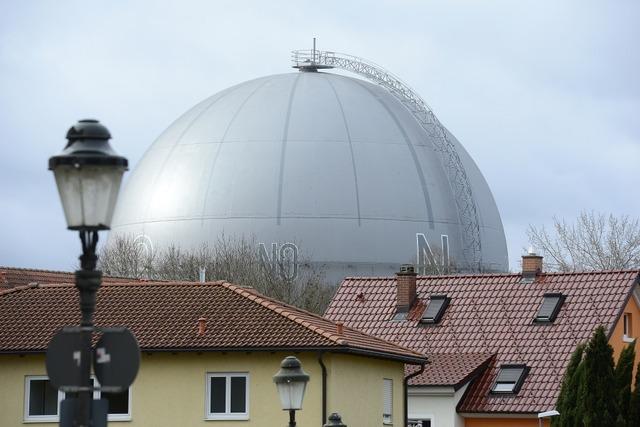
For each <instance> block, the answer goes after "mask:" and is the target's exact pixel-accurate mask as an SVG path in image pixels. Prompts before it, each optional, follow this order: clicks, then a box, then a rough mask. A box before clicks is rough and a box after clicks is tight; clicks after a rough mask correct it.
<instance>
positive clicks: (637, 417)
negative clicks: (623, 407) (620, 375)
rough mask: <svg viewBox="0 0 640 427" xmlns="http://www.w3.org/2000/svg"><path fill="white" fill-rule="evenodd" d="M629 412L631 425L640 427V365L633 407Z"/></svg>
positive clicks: (637, 369) (639, 365)
mask: <svg viewBox="0 0 640 427" xmlns="http://www.w3.org/2000/svg"><path fill="white" fill-rule="evenodd" d="M630 406H631V407H630V410H629V425H630V426H632V427H633V426H640V363H638V366H637V367H636V384H635V389H634V390H633V393H632V394H631V405H630Z"/></svg>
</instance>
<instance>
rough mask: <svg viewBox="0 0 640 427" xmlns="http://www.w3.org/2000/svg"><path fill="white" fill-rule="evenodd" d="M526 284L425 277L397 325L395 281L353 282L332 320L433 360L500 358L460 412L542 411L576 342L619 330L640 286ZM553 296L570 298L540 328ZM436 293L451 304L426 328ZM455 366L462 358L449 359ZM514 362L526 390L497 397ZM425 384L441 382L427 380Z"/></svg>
mask: <svg viewBox="0 0 640 427" xmlns="http://www.w3.org/2000/svg"><path fill="white" fill-rule="evenodd" d="M521 278H522V276H521V275H519V274H498V275H465V276H427V277H418V279H417V293H418V301H417V303H415V304H414V306H413V308H412V310H410V312H409V314H408V316H407V320H404V321H393V320H392V318H393V316H394V314H395V300H396V286H395V283H396V280H395V278H348V279H346V280H345V281H344V282H343V283H342V285H341V287H340V288H339V289H338V291H337V293H336V295H335V296H334V298H333V300H332V302H331V304H330V306H329V308H328V309H327V311H326V313H325V315H326V317H328V318H330V319H332V320H336V321H342V322H344V323H345V324H346V325H349V326H351V327H353V328H356V329H358V330H361V331H363V332H366V333H369V334H372V335H376V336H378V337H380V338H383V339H385V340H389V341H392V342H395V343H398V344H401V345H404V346H407V347H410V348H413V349H415V350H418V351H422V352H425V353H427V354H429V355H433V354H452V355H457V356H460V355H461V354H467V353H485V354H486V353H495V355H496V356H495V358H494V359H492V360H491V362H490V363H489V367H488V369H486V370H485V371H484V372H483V373H482V375H481V376H480V377H479V379H478V380H476V381H474V382H473V384H472V385H471V386H470V387H469V389H468V390H467V393H466V396H465V398H464V399H463V400H462V401H461V403H460V405H459V408H458V409H459V411H460V412H469V413H471V412H508V413H535V412H542V411H545V410H549V409H552V408H553V407H554V406H555V402H556V399H557V396H558V393H559V389H560V384H561V380H562V375H563V373H564V370H565V367H566V365H567V363H568V361H569V358H570V356H571V353H572V351H573V349H574V348H575V346H576V344H577V343H579V342H582V341H585V340H587V339H588V338H589V337H590V335H591V334H592V332H593V330H594V329H595V328H596V327H597V326H598V325H600V324H602V325H605V326H606V327H607V328H608V329H609V330H611V329H612V327H613V326H614V324H615V321H616V320H617V319H618V317H619V316H620V313H621V311H622V309H623V307H624V305H625V303H626V301H627V299H628V298H629V296H630V293H631V291H632V290H633V285H634V283H637V281H638V271H614V272H590V273H564V274H562V273H554V274H543V275H541V276H540V277H538V278H537V280H536V281H535V282H534V283H522V280H521ZM547 292H561V293H562V294H564V295H566V300H565V302H564V304H563V305H562V307H561V309H560V313H559V315H558V317H557V318H556V320H555V321H554V322H553V323H551V324H536V323H533V319H534V317H535V315H536V313H537V311H538V309H539V307H540V304H541V303H542V299H543V295H544V294H545V293H547ZM432 294H440V295H442V294H446V295H447V296H448V297H450V298H451V303H450V305H449V307H448V308H447V310H446V312H445V314H444V316H443V318H442V320H441V322H440V323H439V324H436V325H423V324H420V323H419V319H420V316H421V314H422V311H423V310H424V307H425V303H426V301H428V298H429V295H432ZM432 357H433V356H432ZM437 360H438V359H437V358H436V359H435V361H437ZM453 360H456V357H452V358H450V359H449V361H453ZM440 361H441V362H443V363H438V365H440V369H446V368H444V366H443V365H446V363H447V360H445V359H440ZM506 363H524V364H526V365H527V366H529V367H531V371H530V372H529V375H528V377H527V378H526V381H525V383H524V386H523V387H522V389H521V390H520V392H519V393H518V394H517V395H516V396H493V395H490V394H489V390H490V387H491V385H492V383H493V380H494V378H495V376H496V374H497V372H498V369H499V367H500V365H501V364H506ZM472 366H473V363H471V365H470V366H469V368H471V367H472ZM435 367H436V364H435V363H434V368H435ZM456 369H457V368H451V370H454V371H455V370H456ZM429 370H431V368H429ZM434 372H435V369H434ZM446 380H447V381H450V380H451V379H450V378H447V379H446ZM424 381H425V383H430V381H433V383H434V384H438V383H439V381H441V380H439V379H438V378H437V377H435V376H430V375H427V376H426V378H425V380H424ZM447 381H445V382H447Z"/></svg>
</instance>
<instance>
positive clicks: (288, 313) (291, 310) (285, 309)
mask: <svg viewBox="0 0 640 427" xmlns="http://www.w3.org/2000/svg"><path fill="white" fill-rule="evenodd" d="M222 286H224V287H225V288H227V289H229V290H232V291H234V292H236V293H238V294H240V295H242V296H243V297H245V298H247V299H249V300H251V301H253V302H255V303H256V304H260V305H262V306H263V307H266V308H268V309H270V310H272V311H274V312H276V313H278V314H280V315H281V316H284V317H286V318H287V319H289V320H291V321H293V322H295V323H297V324H299V325H301V326H303V327H304V328H306V329H308V330H310V331H312V332H314V333H316V334H318V335H320V336H322V337H324V338H325V339H327V340H329V341H330V342H332V343H333V344H334V345H337V346H340V348H342V349H343V351H344V352H347V353H357V354H361V355H367V356H371V357H380V358H384V359H395V360H401V361H405V362H406V363H410V364H421V363H424V361H426V357H424V356H422V355H420V353H418V352H416V351H414V350H411V349H409V348H406V347H403V346H399V345H397V344H393V343H389V344H392V345H394V346H395V347H398V349H399V350H405V351H406V352H407V353H408V354H402V353H396V352H393V351H388V352H386V351H378V350H371V349H367V348H363V347H358V346H353V345H351V343H350V342H349V340H348V339H346V338H345V336H344V335H343V334H338V333H337V329H335V330H336V332H333V331H327V330H326V329H325V328H322V327H321V326H319V325H313V324H310V323H309V322H308V321H307V320H306V319H302V318H300V317H298V316H296V314H295V311H299V312H302V313H304V314H306V315H309V316H311V317H313V318H316V319H318V320H319V321H321V322H328V323H330V324H332V325H335V322H333V321H331V320H329V319H326V318H324V317H322V316H319V315H317V314H315V313H311V312H309V311H306V310H303V309H299V308H296V307H292V306H289V305H288V304H285V303H282V302H279V301H275V300H272V299H271V298H269V297H266V296H263V295H261V294H259V293H257V292H256V291H255V290H254V289H253V288H251V289H247V288H243V287H240V286H238V285H234V284H232V283H229V282H224V283H222ZM336 328H337V327H336ZM344 328H345V329H348V330H351V331H353V332H355V333H359V334H362V335H365V336H369V335H368V334H365V333H364V332H360V331H358V330H356V329H353V328H347V327H344ZM372 338H374V339H376V340H380V341H382V342H385V343H386V342H387V341H384V340H381V339H380V338H376V337H372ZM410 354H414V355H415V356H411V355H410Z"/></svg>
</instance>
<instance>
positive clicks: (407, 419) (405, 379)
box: [402, 362, 428, 426]
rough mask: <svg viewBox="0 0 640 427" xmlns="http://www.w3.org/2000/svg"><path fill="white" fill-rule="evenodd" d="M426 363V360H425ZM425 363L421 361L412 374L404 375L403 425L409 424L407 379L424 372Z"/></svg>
mask: <svg viewBox="0 0 640 427" xmlns="http://www.w3.org/2000/svg"><path fill="white" fill-rule="evenodd" d="M427 363H428V362H427ZM427 363H423V364H422V365H420V369H418V370H417V371H416V372H414V373H413V374H409V375H407V376H406V377H404V380H403V381H402V382H403V389H404V393H403V394H404V396H403V398H404V424H403V425H405V426H408V425H409V380H410V379H411V378H413V377H417V376H418V375H420V374H421V373H423V372H424V368H425V366H426V364H427Z"/></svg>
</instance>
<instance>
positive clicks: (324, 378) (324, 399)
mask: <svg viewBox="0 0 640 427" xmlns="http://www.w3.org/2000/svg"><path fill="white" fill-rule="evenodd" d="M322 356H324V353H322V352H320V353H318V363H319V364H320V367H321V368H322V422H321V423H320V425H324V424H325V423H326V422H327V367H326V366H325V364H324V361H323V360H322Z"/></svg>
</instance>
